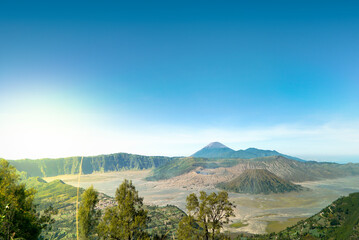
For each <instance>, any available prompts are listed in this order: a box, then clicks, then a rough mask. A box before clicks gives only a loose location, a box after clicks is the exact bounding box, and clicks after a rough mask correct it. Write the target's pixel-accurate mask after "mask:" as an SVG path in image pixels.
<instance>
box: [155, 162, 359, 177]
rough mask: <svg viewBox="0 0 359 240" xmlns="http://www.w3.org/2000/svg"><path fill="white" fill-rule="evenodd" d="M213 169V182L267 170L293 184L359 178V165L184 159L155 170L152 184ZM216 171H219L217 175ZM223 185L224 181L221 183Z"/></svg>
mask: <svg viewBox="0 0 359 240" xmlns="http://www.w3.org/2000/svg"><path fill="white" fill-rule="evenodd" d="M199 167H201V168H204V169H206V168H211V169H214V170H213V171H212V172H213V175H212V177H213V178H217V177H218V176H217V175H220V174H223V171H224V170H226V171H225V172H226V173H227V174H228V175H232V176H233V177H234V176H238V175H239V174H241V173H242V172H243V171H245V170H247V169H266V170H268V171H270V172H272V173H273V174H275V175H277V176H278V177H280V178H283V179H285V180H287V181H291V182H303V181H314V180H320V179H328V178H340V177H346V176H354V175H359V164H353V163H349V164H338V163H326V162H313V161H306V162H299V161H296V160H292V159H288V158H285V157H282V156H271V157H261V158H254V159H206V158H191V157H190V158H181V159H177V160H173V161H171V162H168V163H166V164H164V165H163V166H161V167H158V168H156V169H153V170H152V176H151V177H150V178H149V180H161V179H169V178H172V177H176V176H180V175H183V174H185V173H189V172H191V171H194V170H195V169H196V168H199ZM216 169H218V171H217V172H216ZM222 181H223V180H222Z"/></svg>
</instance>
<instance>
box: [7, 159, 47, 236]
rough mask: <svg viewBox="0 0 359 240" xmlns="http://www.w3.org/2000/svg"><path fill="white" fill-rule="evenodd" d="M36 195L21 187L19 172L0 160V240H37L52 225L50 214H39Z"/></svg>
mask: <svg viewBox="0 0 359 240" xmlns="http://www.w3.org/2000/svg"><path fill="white" fill-rule="evenodd" d="M34 195H35V190H34V189H32V188H31V189H26V187H25V184H20V183H19V176H18V174H17V173H16V169H15V168H14V167H13V166H10V165H9V163H8V162H7V161H5V160H4V159H0V239H5V240H10V239H26V240H32V239H34V240H36V239H38V237H39V235H40V233H41V230H42V229H44V228H46V227H48V225H49V223H51V222H52V221H53V220H52V219H51V217H50V215H51V211H50V210H48V211H46V212H45V214H43V215H40V214H39V213H37V212H36V208H35V205H34V203H33V201H34Z"/></svg>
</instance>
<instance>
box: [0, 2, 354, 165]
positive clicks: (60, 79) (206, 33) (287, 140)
mask: <svg viewBox="0 0 359 240" xmlns="http://www.w3.org/2000/svg"><path fill="white" fill-rule="evenodd" d="M248 2H249V1H247V2H245V1H227V2H225V3H224V2H223V1H143V2H141V1H133V2H132V3H128V1H101V2H95V1H56V2H55V1H51V2H49V1H43V2H41V1H31V2H29V1H26V2H25V1H24V2H23V3H21V2H16V3H14V2H13V1H2V2H1V3H0V29H1V33H0V34H1V38H0V116H1V118H0V119H1V120H0V134H1V135H2V136H3V137H2V140H1V142H0V144H1V145H2V147H1V148H0V149H1V150H0V156H1V157H5V158H24V157H32V158H35V157H57V156H69V155H82V154H84V155H91V154H100V153H112V152H131V153H140V154H148V155H171V156H173V155H189V154H191V153H193V152H195V151H196V150H198V148H200V147H202V145H204V144H207V143H208V142H211V141H221V142H223V143H224V144H227V145H228V146H230V147H232V148H234V149H242V148H246V147H258V148H266V149H276V150H278V151H281V152H284V153H287V154H293V155H297V156H303V157H306V158H310V159H318V160H323V159H324V160H325V158H326V157H328V159H329V158H330V160H332V159H333V157H334V158H338V161H349V160H348V159H350V161H353V160H352V159H356V158H355V156H359V148H358V147H357V146H358V144H359V140H358V139H359V94H358V93H359V91H358V90H359V66H358V64H359V44H358V42H359V14H358V12H359V3H358V2H357V1H250V3H248ZM353 156H354V157H353ZM358 161H359V158H358Z"/></svg>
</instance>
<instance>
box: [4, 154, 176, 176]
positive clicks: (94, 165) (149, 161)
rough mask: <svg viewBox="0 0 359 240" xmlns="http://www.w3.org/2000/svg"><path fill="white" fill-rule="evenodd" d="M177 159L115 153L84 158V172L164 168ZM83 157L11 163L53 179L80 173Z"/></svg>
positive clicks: (20, 169) (34, 173)
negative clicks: (163, 166) (53, 177)
mask: <svg viewBox="0 0 359 240" xmlns="http://www.w3.org/2000/svg"><path fill="white" fill-rule="evenodd" d="M174 159H175V158H170V157H161V156H153V157H152V156H142V155H135V154H127V153H115V154H108V155H99V156H91V157H84V159H83V165H82V172H83V173H84V174H90V173H93V172H108V171H121V170H125V169H149V168H155V167H159V166H162V165H164V164H166V163H168V162H171V161H172V160H174ZM80 162H81V157H68V158H56V159H51V158H45V159H36V160H31V159H25V160H16V161H9V163H10V164H11V165H13V166H14V167H16V169H17V170H18V171H25V172H27V173H28V176H31V177H35V176H39V177H51V176H57V175H63V174H75V173H78V171H79V165H80Z"/></svg>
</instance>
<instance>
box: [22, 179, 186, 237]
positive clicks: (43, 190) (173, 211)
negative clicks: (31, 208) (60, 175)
mask: <svg viewBox="0 0 359 240" xmlns="http://www.w3.org/2000/svg"><path fill="white" fill-rule="evenodd" d="M23 182H24V183H26V187H30V186H31V187H33V188H35V189H36V190H37V193H36V194H35V204H36V205H37V206H38V210H39V211H40V210H41V211H44V210H45V209H46V208H47V207H48V206H51V205H52V206H53V207H54V209H57V210H58V214H57V215H55V216H54V219H55V222H54V223H53V224H52V228H51V229H47V230H46V231H43V232H42V237H43V238H44V239H61V240H72V239H76V222H75V219H76V214H75V213H76V205H75V203H76V195H77V190H76V188H75V187H73V186H70V185H68V184H65V183H64V182H62V181H61V180H55V181H52V182H49V183H47V182H46V181H44V180H43V179H42V178H39V177H30V178H28V179H24V180H23ZM80 192H81V194H82V196H83V193H84V190H83V189H80ZM98 198H99V203H98V204H97V209H100V210H105V209H106V208H107V207H113V206H115V205H116V201H115V200H114V199H113V198H112V197H109V196H107V195H104V194H102V193H99V196H98ZM81 199H82V198H80V200H81ZM144 209H145V210H146V211H147V212H148V217H149V218H150V221H149V222H148V226H147V230H146V231H147V232H148V233H149V234H150V235H151V236H152V235H153V236H155V235H160V234H164V235H165V234H166V236H168V237H170V236H173V234H174V233H175V232H176V231H177V228H178V223H179V221H180V220H181V219H182V217H183V216H185V213H184V212H183V211H182V210H180V209H179V208H178V207H175V206H170V205H169V206H164V207H157V206H144Z"/></svg>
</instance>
